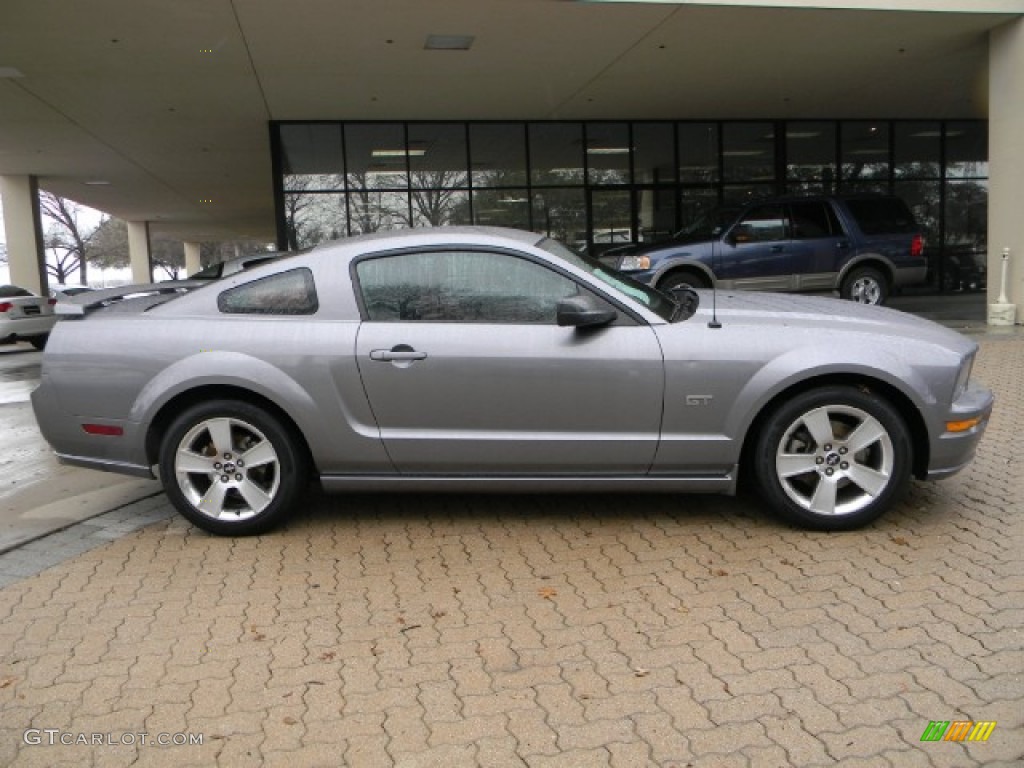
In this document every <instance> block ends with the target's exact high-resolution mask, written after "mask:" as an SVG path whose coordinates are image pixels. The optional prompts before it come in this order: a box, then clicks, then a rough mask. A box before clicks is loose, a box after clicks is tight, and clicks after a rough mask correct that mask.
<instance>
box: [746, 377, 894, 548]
mask: <svg viewBox="0 0 1024 768" xmlns="http://www.w3.org/2000/svg"><path fill="white" fill-rule="evenodd" d="M912 450H913V449H912V446H911V442H910V435H909V432H908V430H907V427H906V424H905V422H904V420H903V418H902V417H901V416H900V414H899V413H898V412H897V411H896V409H895V408H894V407H893V406H892V404H891V403H890V402H889V401H887V400H886V399H884V398H882V397H880V396H878V395H876V394H874V393H871V392H868V391H864V390H861V389H856V388H853V387H845V386H830V387H823V388H821V389H816V390H811V391H808V392H804V393H801V394H799V395H796V396H795V397H793V398H792V399H790V400H788V401H786V402H785V403H784V404H783V405H781V406H780V407H778V408H777V409H776V410H775V411H773V412H772V413H771V414H770V415H769V416H768V418H767V419H766V421H765V423H764V425H763V428H762V429H761V431H760V434H759V435H758V438H757V444H756V448H755V454H754V459H753V461H754V470H755V475H756V479H757V484H758V487H759V488H760V490H761V491H762V493H763V494H764V496H765V498H766V499H767V500H768V501H769V503H770V504H771V506H772V507H773V508H774V509H775V510H776V511H777V512H778V513H779V514H780V515H781V516H782V517H784V518H786V519H787V520H789V521H791V522H794V523H796V524H798V525H802V526H804V527H807V528H814V529H817V530H833V531H836V530H849V529H851V528H858V527H860V526H862V525H866V524H867V523H869V522H871V521H872V520H874V519H876V518H877V517H878V516H880V515H881V514H882V513H883V512H885V510H886V509H887V508H888V507H889V506H890V505H891V504H892V503H893V502H894V501H895V500H896V499H897V498H898V497H899V495H900V493H901V492H902V491H903V490H904V489H905V487H906V485H907V482H908V480H909V478H910V468H911V466H912V463H913V462H912Z"/></svg>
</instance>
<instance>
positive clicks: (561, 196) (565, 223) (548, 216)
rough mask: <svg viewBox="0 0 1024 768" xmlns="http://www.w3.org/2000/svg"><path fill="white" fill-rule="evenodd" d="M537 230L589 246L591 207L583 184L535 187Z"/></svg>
mask: <svg viewBox="0 0 1024 768" xmlns="http://www.w3.org/2000/svg"><path fill="white" fill-rule="evenodd" d="M533 231H534V232H540V233H541V234H544V235H547V236H548V237H553V238H554V239H555V240H560V241H561V242H563V243H565V244H566V245H568V246H571V247H574V248H577V249H584V248H586V244H587V234H588V231H587V208H586V199H585V196H584V191H583V188H582V187H580V188H578V189H541V190H536V191H534V193H533Z"/></svg>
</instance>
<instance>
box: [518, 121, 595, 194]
mask: <svg viewBox="0 0 1024 768" xmlns="http://www.w3.org/2000/svg"><path fill="white" fill-rule="evenodd" d="M529 132H530V133H529V135H530V177H531V181H532V182H533V183H534V184H548V185H550V184H568V183H572V184H581V183H582V182H583V126H582V125H580V124H579V123H533V124H531V125H530V128H529Z"/></svg>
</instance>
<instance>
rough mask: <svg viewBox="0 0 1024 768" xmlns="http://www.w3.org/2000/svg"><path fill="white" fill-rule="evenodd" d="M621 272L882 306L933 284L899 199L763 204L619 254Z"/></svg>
mask: <svg viewBox="0 0 1024 768" xmlns="http://www.w3.org/2000/svg"><path fill="white" fill-rule="evenodd" d="M616 256H617V257H618V258H617V261H616V264H615V266H616V267H617V268H618V269H619V270H621V271H623V272H625V273H627V274H629V275H631V276H632V277H634V278H636V279H638V280H640V281H642V282H644V283H647V284H649V285H654V286H656V287H658V288H661V289H662V290H673V289H676V288H680V287H683V286H689V287H692V288H708V287H710V286H711V285H715V286H717V287H719V288H726V289H728V288H744V289H748V290H758V291H819V292H820V291H829V290H833V291H838V292H839V295H840V296H842V297H843V298H845V299H850V300H852V301H857V302H860V303H862V304H881V303H883V302H884V301H885V299H886V298H887V297H888V296H889V293H890V292H891V291H892V289H893V287H897V286H905V285H912V284H915V283H921V282H924V281H925V279H926V276H927V272H928V265H927V261H926V260H925V258H924V237H923V236H922V233H921V229H920V227H919V226H918V224H917V222H916V221H915V220H914V216H913V214H912V213H911V212H910V209H909V208H908V207H907V204H906V203H905V202H903V201H902V200H901V199H900V198H898V197H893V196H890V195H827V196H816V197H788V198H774V199H771V200H764V201H760V202H757V203H751V204H750V205H747V206H744V207H742V208H731V209H720V210H717V211H713V212H711V213H710V214H708V215H707V216H705V217H704V218H703V219H702V220H700V221H698V222H697V223H696V224H694V225H693V226H692V227H689V228H688V229H685V230H683V231H681V232H679V233H677V234H676V235H675V236H674V237H673V238H672V239H671V240H669V241H666V242H660V243H654V244H650V245H643V246H634V247H631V248H627V249H619V250H617V251H616Z"/></svg>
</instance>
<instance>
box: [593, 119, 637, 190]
mask: <svg viewBox="0 0 1024 768" xmlns="http://www.w3.org/2000/svg"><path fill="white" fill-rule="evenodd" d="M586 132H587V181H589V182H590V183H591V184H628V183H629V182H630V173H629V156H630V142H629V126H628V125H626V124H625V123H594V124H590V125H587V127H586Z"/></svg>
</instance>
